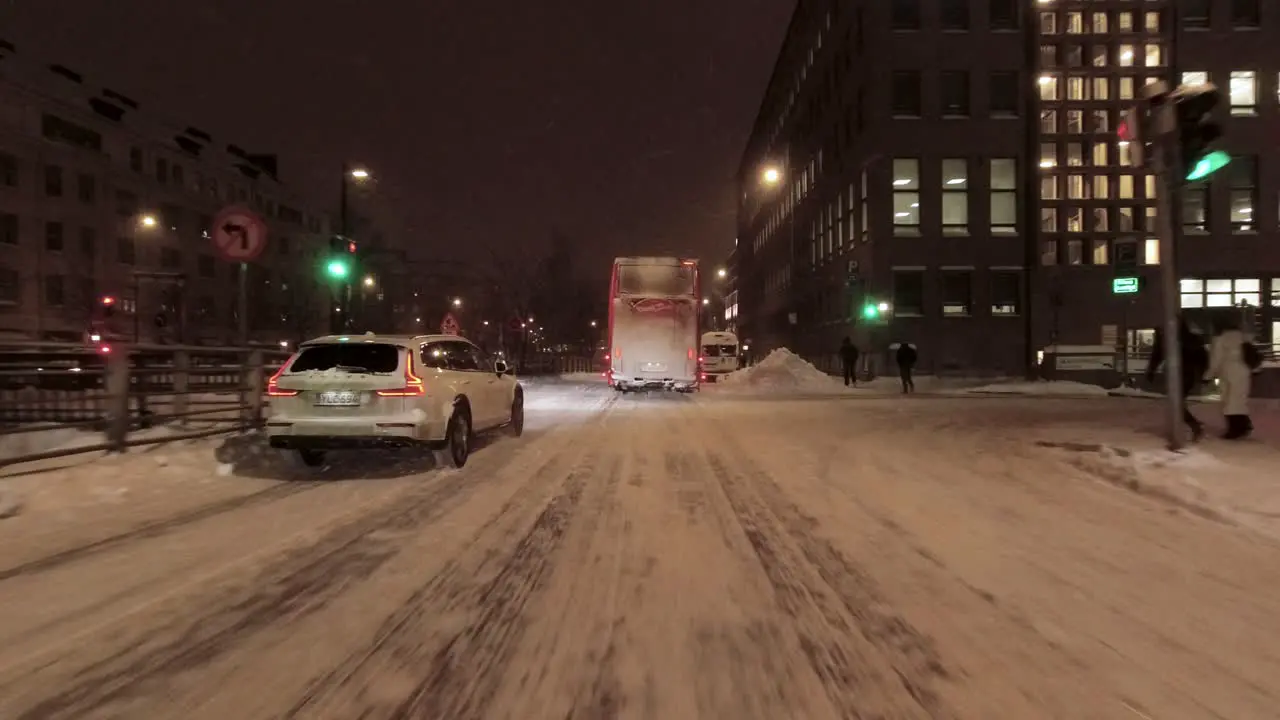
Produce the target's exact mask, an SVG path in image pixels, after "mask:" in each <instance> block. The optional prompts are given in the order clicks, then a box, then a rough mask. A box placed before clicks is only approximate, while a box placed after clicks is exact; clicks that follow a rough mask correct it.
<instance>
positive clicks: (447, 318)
mask: <svg viewBox="0 0 1280 720" xmlns="http://www.w3.org/2000/svg"><path fill="white" fill-rule="evenodd" d="M440 334H441V335H457V334H459V327H458V319H457V318H455V317H454V316H453V313H445V315H444V320H441V321H440Z"/></svg>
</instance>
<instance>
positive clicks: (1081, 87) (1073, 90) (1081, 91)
mask: <svg viewBox="0 0 1280 720" xmlns="http://www.w3.org/2000/svg"><path fill="white" fill-rule="evenodd" d="M1067 99H1068V100H1088V99H1089V96H1088V94H1087V93H1086V92H1085V83H1084V78H1082V77H1080V76H1079V75H1072V76H1071V77H1069V78H1067Z"/></svg>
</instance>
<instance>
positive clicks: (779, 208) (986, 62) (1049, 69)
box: [734, 0, 1280, 374]
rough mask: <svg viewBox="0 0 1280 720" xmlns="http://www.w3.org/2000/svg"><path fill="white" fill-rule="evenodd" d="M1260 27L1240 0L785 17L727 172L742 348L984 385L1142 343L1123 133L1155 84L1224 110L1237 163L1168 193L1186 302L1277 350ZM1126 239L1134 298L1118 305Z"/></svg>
mask: <svg viewBox="0 0 1280 720" xmlns="http://www.w3.org/2000/svg"><path fill="white" fill-rule="evenodd" d="M1264 9H1265V10H1266V12H1262V10H1264ZM1277 30H1280V13H1277V12H1273V11H1271V9H1270V8H1261V3H1260V2H1250V1H1249V0H1240V1H1239V2H1231V3H1227V2H1211V1H1210V0H1179V1H1178V2H1174V1H1173V0H1036V1H1035V2H1032V0H940V1H935V2H924V1H923V0H856V1H855V0H809V1H807V2H806V1H802V2H800V3H799V7H798V9H797V11H796V13H795V15H794V17H793V18H792V21H791V25H790V27H789V29H788V31H787V34H786V39H785V41H784V43H783V48H782V51H781V53H780V57H779V60H778V62H777V65H776V67H775V70H774V74H773V77H772V78H771V79H770V82H769V85H768V89H767V91H766V93H765V98H764V101H763V102H762V105H761V109H760V113H759V115H758V117H757V120H756V124H755V127H754V129H753V132H752V135H751V139H750V141H749V143H748V146H747V148H746V150H745V152H744V155H743V160H742V164H741V167H740V170H739V186H740V187H739V200H740V207H739V244H738V248H737V252H736V267H735V270H734V272H735V275H736V276H737V288H738V292H739V302H740V309H739V315H740V319H739V323H740V325H741V326H742V327H743V333H744V334H745V335H750V336H754V338H755V340H756V342H757V344H759V345H760V346H761V348H762V349H767V347H776V346H780V345H789V346H791V347H792V348H793V349H796V350H798V351H799V352H801V353H803V354H805V355H807V356H810V357H815V358H821V357H825V356H830V355H832V354H834V353H835V348H836V346H837V344H838V343H839V340H840V338H841V337H842V336H844V335H851V336H852V337H854V339H855V342H857V343H858V344H859V345H860V346H862V347H863V348H864V349H866V350H870V351H871V353H872V355H873V356H876V355H879V356H880V357H881V360H883V354H884V353H883V351H886V350H888V349H889V348H891V347H892V346H893V345H894V343H897V342H902V341H906V342H912V343H915V344H916V345H917V346H918V347H919V349H920V362H921V366H922V369H925V370H926V371H934V372H953V373H961V372H976V373H989V374H1020V373H1022V372H1024V371H1026V370H1028V368H1029V365H1030V364H1032V363H1034V362H1035V360H1036V358H1037V357H1038V354H1039V352H1040V351H1042V350H1044V349H1045V348H1046V347H1048V346H1052V345H1087V346H1097V345H1101V344H1108V345H1111V344H1115V343H1117V342H1118V341H1119V339H1120V338H1126V337H1127V338H1128V339H1130V340H1132V341H1134V342H1138V343H1142V342H1149V341H1150V337H1151V332H1152V329H1153V328H1154V327H1155V326H1156V325H1157V324H1158V320H1159V309H1160V306H1159V297H1158V293H1157V292H1156V288H1157V287H1158V285H1157V284H1156V282H1155V281H1156V279H1157V278H1156V275H1157V271H1158V269H1159V268H1158V267H1157V266H1158V262H1159V256H1160V253H1159V242H1158V240H1157V239H1156V237H1155V234H1156V226H1155V208H1156V200H1157V195H1156V193H1157V192H1159V191H1160V188H1159V187H1158V186H1157V182H1156V179H1155V178H1154V177H1153V176H1151V175H1150V174H1149V173H1148V172H1146V171H1145V170H1144V169H1142V168H1139V167H1136V166H1135V164H1134V162H1133V155H1132V149H1131V148H1129V147H1128V146H1127V145H1126V144H1125V143H1124V142H1122V141H1121V140H1120V139H1119V137H1118V135H1117V124H1118V122H1119V118H1120V114H1121V112H1122V111H1123V110H1124V109H1125V108H1127V107H1129V106H1130V105H1132V104H1133V103H1134V102H1135V101H1136V99H1137V98H1139V97H1140V95H1141V92H1142V87H1143V86H1144V85H1145V84H1146V83H1148V82H1149V81H1151V80H1154V79H1159V80H1165V81H1167V82H1169V83H1170V84H1174V85H1176V84H1178V83H1179V82H1183V81H1185V82H1189V83H1190V82H1203V81H1210V82H1213V83H1215V84H1217V85H1219V87H1220V88H1221V89H1222V90H1223V92H1224V94H1225V95H1226V96H1227V98H1228V99H1227V100H1226V101H1224V104H1226V105H1228V106H1229V108H1228V109H1226V110H1225V111H1224V115H1223V118H1222V119H1223V122H1224V127H1225V130H1226V139H1225V141H1224V148H1225V149H1227V150H1229V151H1230V152H1231V153H1232V154H1233V156H1234V161H1233V162H1232V163H1231V165H1229V166H1228V167H1227V168H1226V169H1224V170H1223V171H1221V172H1219V173H1218V174H1217V175H1214V176H1212V178H1211V181H1210V182H1208V183H1206V184H1204V185H1202V186H1198V187H1191V188H1186V189H1184V190H1183V191H1182V192H1181V193H1179V194H1178V195H1179V196H1178V197H1174V198H1172V200H1173V201H1174V207H1175V217H1174V225H1175V230H1176V234H1175V241H1176V243H1177V254H1178V267H1179V271H1180V272H1179V274H1180V276H1181V277H1182V278H1183V280H1182V304H1183V306H1184V307H1186V308H1188V310H1189V311H1192V314H1193V315H1194V311H1196V310H1198V309H1200V308H1202V307H1210V306H1212V307H1223V306H1224V304H1225V305H1227V306H1231V305H1238V304H1240V303H1247V304H1250V305H1252V306H1254V307H1256V308H1258V310H1257V314H1258V318H1259V323H1260V327H1259V330H1260V331H1261V333H1262V335H1263V336H1264V338H1270V339H1280V328H1277V331H1276V333H1275V334H1274V335H1273V334H1272V330H1271V322H1272V320H1271V314H1272V309H1271V308H1272V301H1271V300H1270V297H1271V287H1272V284H1273V279H1272V278H1273V277H1274V278H1276V279H1275V280H1274V283H1275V289H1276V292H1277V305H1280V245H1277V240H1280V228H1278V227H1277V220H1278V219H1280V202H1278V201H1280V195H1278V192H1280V149H1277V147H1276V145H1275V143H1274V142H1267V138H1269V137H1275V136H1276V132H1277V131H1280V103H1278V102H1277V97H1278V89H1277V80H1278V79H1280V46H1278V45H1277V44H1276V43H1274V42H1271V43H1268V42H1267V37H1268V35H1271V36H1274V35H1275V33H1276V32H1277ZM1129 243H1136V245H1137V248H1138V259H1139V263H1140V268H1139V270H1138V273H1139V274H1140V275H1141V276H1143V277H1144V279H1145V280H1147V281H1148V282H1147V283H1146V287H1147V288H1148V289H1146V290H1143V291H1142V292H1140V293H1138V294H1136V295H1127V296H1119V295H1113V294H1112V292H1111V281H1112V279H1113V278H1114V277H1115V275H1116V271H1115V269H1114V267H1113V263H1114V260H1115V249H1116V246H1117V244H1129ZM867 306H873V307H882V308H887V311H886V312H884V313H883V314H881V315H880V316H879V317H870V316H867V315H865V314H864V313H863V312H862V309H863V308H865V307H867ZM874 314H875V313H872V315H874ZM1276 320H1277V321H1280V310H1278V311H1277V312H1276Z"/></svg>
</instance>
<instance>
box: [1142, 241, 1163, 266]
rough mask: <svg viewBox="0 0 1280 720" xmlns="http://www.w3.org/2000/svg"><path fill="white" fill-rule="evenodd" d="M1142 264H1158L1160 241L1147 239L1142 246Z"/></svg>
mask: <svg viewBox="0 0 1280 720" xmlns="http://www.w3.org/2000/svg"><path fill="white" fill-rule="evenodd" d="M1142 263H1143V264H1144V265H1159V264H1160V241H1159V240H1158V239H1156V238H1147V240H1146V242H1144V243H1143V244H1142Z"/></svg>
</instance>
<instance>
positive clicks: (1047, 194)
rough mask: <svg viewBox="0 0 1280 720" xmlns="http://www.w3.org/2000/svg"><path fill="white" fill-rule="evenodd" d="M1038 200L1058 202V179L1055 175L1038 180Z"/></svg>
mask: <svg viewBox="0 0 1280 720" xmlns="http://www.w3.org/2000/svg"><path fill="white" fill-rule="evenodd" d="M1040 199H1041V200H1058V199H1060V196H1059V195H1058V177H1057V176H1056V175H1046V176H1044V177H1042V178H1040Z"/></svg>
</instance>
